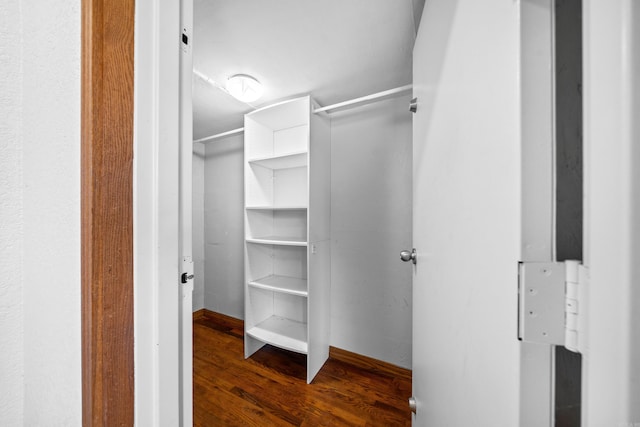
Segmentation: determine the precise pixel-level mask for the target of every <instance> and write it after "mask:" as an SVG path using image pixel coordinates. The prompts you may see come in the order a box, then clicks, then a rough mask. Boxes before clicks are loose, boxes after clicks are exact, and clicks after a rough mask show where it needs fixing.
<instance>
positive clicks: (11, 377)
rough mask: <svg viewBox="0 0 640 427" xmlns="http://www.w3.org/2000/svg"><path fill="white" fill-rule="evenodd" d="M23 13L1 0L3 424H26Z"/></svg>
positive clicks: (0, 334)
mask: <svg viewBox="0 0 640 427" xmlns="http://www.w3.org/2000/svg"><path fill="white" fill-rule="evenodd" d="M21 39H22V16H21V13H20V4H19V3H17V2H3V3H1V4H0V64H2V67H1V70H2V78H1V79H0V349H1V350H0V384H2V385H1V386H0V424H3V425H8V426H18V425H23V423H24V416H23V414H24V402H23V396H24V383H23V380H22V379H23V375H24V362H23V361H24V338H23V325H22V321H23V301H22V287H23V283H24V279H23V277H22V264H23V240H24V237H23V233H24V230H23V228H24V227H23V225H24V208H23V196H22V187H23V185H22V184H23V183H22V171H23V159H22V150H23V146H22V140H23V136H22V73H21V71H22V48H21V45H20V41H21Z"/></svg>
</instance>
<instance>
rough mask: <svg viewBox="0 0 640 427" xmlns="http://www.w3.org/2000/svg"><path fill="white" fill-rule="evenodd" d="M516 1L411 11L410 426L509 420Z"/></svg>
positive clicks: (514, 387)
mask: <svg viewBox="0 0 640 427" xmlns="http://www.w3.org/2000/svg"><path fill="white" fill-rule="evenodd" d="M519 7H520V6H519V2H478V1H475V0H458V1H451V0H433V1H428V2H426V4H425V6H424V11H423V14H422V21H421V23H420V28H419V32H418V35H417V39H416V43H415V47H414V56H413V64H414V65H413V67H414V68H413V80H414V97H416V98H417V107H416V114H415V115H414V118H413V145H414V147H413V168H414V170H413V185H414V188H413V202H414V209H413V242H414V247H415V250H416V254H417V256H416V257H415V260H416V264H415V265H414V266H413V269H414V278H413V396H414V397H413V398H414V399H415V415H414V419H413V424H414V425H415V426H471V425H478V426H484V425H486V426H488V425H494V426H517V425H519V411H518V408H519V391H520V389H519V375H520V344H519V342H518V340H517V316H516V304H517V261H518V257H519V251H520V193H521V191H520V172H521V170H520V144H519V141H520V127H519V126H520V124H519V110H520V98H519V81H518V79H519V61H520V58H519V31H520V24H519V22H520V17H519ZM410 249H411V248H409V250H410ZM406 258H408V259H410V257H408V256H407V257H406Z"/></svg>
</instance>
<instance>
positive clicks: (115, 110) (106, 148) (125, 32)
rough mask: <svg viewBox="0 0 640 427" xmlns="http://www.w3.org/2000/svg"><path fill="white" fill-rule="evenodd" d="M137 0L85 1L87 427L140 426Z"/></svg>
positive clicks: (84, 373) (84, 393) (84, 331)
mask: <svg viewBox="0 0 640 427" xmlns="http://www.w3.org/2000/svg"><path fill="white" fill-rule="evenodd" d="M134 12H135V4H134V0H109V1H107V0H82V50H81V52H82V72H81V74H82V100H81V103H82V113H81V114H82V117H81V135H82V142H81V147H82V148H81V174H82V177H81V209H82V212H81V215H82V233H81V242H82V261H81V265H82V282H81V287H82V300H81V301H82V302H81V312H82V421H83V425H85V426H89V425H91V426H106V425H133V424H134V375H133V373H134V353H133V331H134V329H133V69H134V68H133V66H134V49H133V47H134V45H133V43H134Z"/></svg>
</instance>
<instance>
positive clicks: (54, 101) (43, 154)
mask: <svg viewBox="0 0 640 427" xmlns="http://www.w3.org/2000/svg"><path fill="white" fill-rule="evenodd" d="M22 12H23V17H24V19H23V54H24V62H23V73H24V74H23V116H22V117H23V131H24V134H23V137H24V140H23V141H24V152H23V154H24V252H25V256H24V270H23V277H24V287H23V295H24V354H25V358H24V368H25V376H24V383H25V406H24V416H25V418H24V421H25V425H79V424H80V422H81V371H80V354H81V347H80V2H78V1H59V0H58V1H51V2H46V3H40V2H38V3H30V2H23V3H22Z"/></svg>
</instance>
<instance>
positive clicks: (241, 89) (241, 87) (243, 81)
mask: <svg viewBox="0 0 640 427" xmlns="http://www.w3.org/2000/svg"><path fill="white" fill-rule="evenodd" d="M227 91H229V93H230V94H231V96H233V97H234V98H236V99H237V100H239V101H242V102H253V101H255V100H257V99H258V98H260V97H261V96H262V92H263V88H262V84H261V83H260V82H259V81H258V80H256V79H255V78H253V77H251V76H249V75H247V74H236V75H234V76H231V77H229V79H228V80H227Z"/></svg>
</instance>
